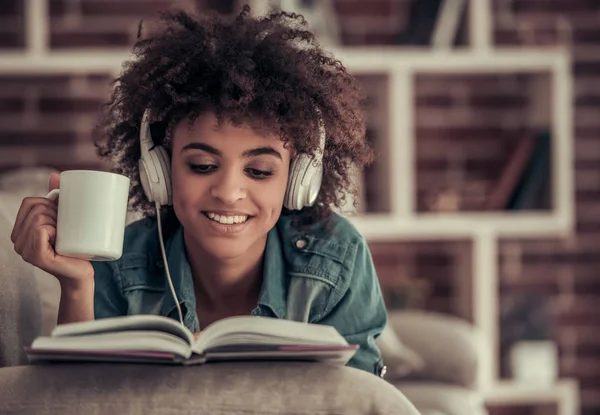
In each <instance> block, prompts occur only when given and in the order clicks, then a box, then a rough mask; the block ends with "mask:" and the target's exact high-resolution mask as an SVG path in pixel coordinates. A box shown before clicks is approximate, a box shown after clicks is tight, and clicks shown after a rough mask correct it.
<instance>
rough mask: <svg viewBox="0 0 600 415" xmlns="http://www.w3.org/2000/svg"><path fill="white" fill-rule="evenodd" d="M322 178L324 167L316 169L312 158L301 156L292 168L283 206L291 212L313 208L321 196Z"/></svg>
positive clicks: (295, 160)
mask: <svg viewBox="0 0 600 415" xmlns="http://www.w3.org/2000/svg"><path fill="white" fill-rule="evenodd" d="M322 178H323V167H322V165H321V164H319V165H318V166H317V167H315V166H314V161H313V159H312V158H311V157H310V156H308V155H307V154H299V155H298V156H297V157H296V158H295V159H294V160H293V161H292V165H291V167H290V174H289V179H288V185H287V189H286V192H285V200H284V204H283V205H284V206H285V207H286V208H287V209H289V210H301V209H302V208H304V207H306V206H312V205H313V204H314V203H315V201H316V199H317V196H318V194H319V190H320V188H321V181H322Z"/></svg>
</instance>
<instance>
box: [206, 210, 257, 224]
mask: <svg viewBox="0 0 600 415" xmlns="http://www.w3.org/2000/svg"><path fill="white" fill-rule="evenodd" d="M202 213H203V214H204V216H206V217H207V218H208V219H210V220H212V221H214V222H217V223H220V224H221V225H237V224H241V223H245V222H247V221H248V220H249V219H251V218H252V216H248V215H219V214H217V213H212V212H202Z"/></svg>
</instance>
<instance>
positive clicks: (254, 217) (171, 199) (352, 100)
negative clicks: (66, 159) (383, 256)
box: [12, 8, 387, 374]
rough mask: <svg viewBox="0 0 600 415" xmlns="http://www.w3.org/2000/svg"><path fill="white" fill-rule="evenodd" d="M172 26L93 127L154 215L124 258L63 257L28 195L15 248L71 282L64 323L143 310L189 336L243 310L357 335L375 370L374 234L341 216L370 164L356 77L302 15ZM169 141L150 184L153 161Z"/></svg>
mask: <svg viewBox="0 0 600 415" xmlns="http://www.w3.org/2000/svg"><path fill="white" fill-rule="evenodd" d="M162 22H163V25H162V26H161V27H159V28H158V29H156V30H155V31H154V33H151V34H150V35H149V36H147V37H145V38H144V39H141V40H138V43H137V44H136V45H135V48H134V52H135V58H134V59H132V60H131V61H130V62H128V63H127V65H126V66H125V67H124V70H123V72H122V74H121V76H120V77H119V78H118V79H117V82H116V86H115V89H114V92H113V95H112V97H111V100H110V102H109V105H107V107H106V113H105V118H104V120H103V121H104V122H103V123H102V126H103V128H101V129H99V131H100V132H101V134H102V135H101V136H102V140H99V141H98V142H97V146H98V148H99V153H100V155H101V156H102V157H104V158H106V159H108V160H110V161H112V162H113V164H114V166H115V167H114V171H115V172H117V173H121V174H124V175H126V176H128V177H130V179H131V180H132V188H131V204H132V206H133V207H134V208H136V209H137V210H138V211H140V212H142V213H143V214H145V216H146V217H145V218H144V219H142V220H140V221H137V222H134V223H132V224H131V225H129V226H128V227H127V229H126V232H125V242H124V251H123V256H122V257H121V258H120V259H119V260H117V261H113V262H88V261H83V260H77V259H73V258H65V257H62V256H60V255H57V254H56V253H55V252H54V249H53V241H54V235H55V233H56V229H55V227H56V204H55V203H54V202H52V201H50V200H47V199H44V198H27V199H25V200H24V202H23V204H22V206H21V209H20V212H19V214H18V217H17V220H16V223H15V228H14V231H13V234H12V240H13V242H14V244H15V250H16V251H17V252H18V253H19V254H20V255H21V256H22V257H23V258H24V259H25V260H26V261H28V262H30V263H32V264H33V265H35V266H38V267H40V268H42V269H44V270H45V271H47V272H49V273H51V274H52V275H54V276H56V278H57V279H58V280H59V281H60V283H61V287H62V296H61V303H60V311H59V324H60V323H66V322H74V321H85V320H91V319H94V318H98V319H99V318H105V317H111V316H119V315H126V314H141V313H149V314H160V315H164V316H170V317H173V318H176V319H177V318H179V317H181V319H182V320H183V322H184V324H185V325H186V326H187V327H189V328H190V329H191V330H193V331H194V332H198V331H200V330H202V328H203V327H205V326H207V325H208V324H210V323H211V322H214V321H216V320H219V319H222V318H225V317H228V316H234V315H244V314H246V315H247V314H252V315H257V316H266V317H273V318H281V319H290V320H299V321H306V322H310V323H316V324H327V325H332V326H334V327H335V328H336V329H337V330H338V331H339V332H340V333H341V334H342V335H343V336H344V337H345V338H346V339H347V341H348V342H349V343H352V344H359V345H360V350H359V351H358V352H357V354H356V355H355V357H354V358H353V359H352V360H351V361H350V363H349V365H351V366H354V367H358V368H360V369H363V370H366V371H369V372H371V373H375V374H380V373H381V370H382V367H383V364H382V361H381V356H380V353H379V351H378V349H377V346H376V345H375V338H376V337H377V336H378V335H379V334H380V333H381V331H382V330H383V328H384V326H385V324H386V318H387V317H386V309H385V306H384V303H383V300H382V296H381V291H380V287H379V283H378V280H377V275H376V273H375V269H374V267H373V263H372V259H371V255H370V252H369V249H368V246H367V244H366V242H365V240H364V239H363V238H362V237H361V235H360V234H359V233H358V232H357V231H356V230H355V229H354V227H353V226H352V225H351V224H350V223H349V222H348V221H347V220H346V219H344V218H342V217H341V216H339V215H337V214H336V213H334V212H333V211H332V209H335V207H340V206H341V205H342V203H343V202H344V195H347V194H352V193H354V192H355V189H354V188H353V187H352V183H351V169H352V168H353V167H354V168H361V167H363V166H364V165H365V164H367V163H369V162H370V161H371V159H372V152H371V149H370V147H369V146H368V144H367V142H366V141H365V121H364V114H363V103H364V100H363V97H362V95H361V94H360V91H359V88H358V85H357V82H356V80H355V79H354V78H353V77H352V76H351V75H350V74H349V73H348V72H347V71H346V69H345V68H344V66H343V65H342V64H341V63H340V62H339V61H337V60H336V59H335V58H333V57H332V56H330V55H329V54H327V53H326V52H325V51H323V49H322V48H321V47H320V46H319V44H318V43H317V41H316V39H315V37H314V36H313V34H312V33H310V32H309V31H308V30H307V29H306V27H305V24H304V21H303V19H302V17H300V16H296V15H292V14H287V13H276V14H272V15H270V16H268V17H264V18H257V17H253V16H251V15H250V14H249V9H248V8H244V9H243V11H242V12H241V13H240V15H239V16H237V17H236V18H234V19H228V18H225V17H223V16H218V15H213V14H211V15H206V16H201V17H195V16H192V15H190V14H188V13H185V12H173V13H166V14H164V15H163V17H162ZM140 136H141V137H140ZM140 138H141V140H140ZM144 139H147V143H148V147H149V148H146V149H144V145H141V144H140V143H141V142H143V141H144ZM153 146H156V147H153ZM161 148H162V149H164V154H165V155H166V160H163V164H164V165H165V166H166V169H167V171H166V172H165V177H164V181H166V183H162V186H163V188H162V190H160V192H158V193H161V192H162V194H156V191H154V193H153V190H152V189H151V188H150V187H151V186H150V185H148V184H147V177H146V173H145V172H147V169H148V165H147V164H148V163H149V160H150V159H149V152H148V150H149V149H150V150H155V151H156V152H158V151H159V150H160V149H161ZM160 151H163V150H160ZM140 159H143V161H142V162H141V163H140ZM165 163H166V164H165ZM140 171H141V172H142V174H141V175H140ZM307 171H308V173H307ZM321 171H322V174H321ZM151 176H152V174H151ZM50 187H51V188H55V187H58V176H57V175H53V176H52V177H51V178H50ZM156 202H158V203H159V204H160V205H162V207H160V209H158V208H157V209H156V211H155V210H154V209H155V208H156V207H157V206H158V205H156ZM156 213H161V214H160V215H159V216H158V217H157V215H156ZM159 225H161V226H160V228H159ZM158 231H161V234H162V235H163V236H164V244H161V243H162V239H161V238H159V237H158V235H159V232H158ZM161 245H164V250H163V249H162V248H163V247H162V246H161ZM164 259H166V261H164ZM167 277H169V278H167ZM169 279H170V280H171V281H172V288H171V286H170V284H169V283H168V280H169ZM171 290H172V291H174V292H175V294H176V298H178V300H179V304H177V303H176V302H175V300H174V297H173V296H172V295H171Z"/></svg>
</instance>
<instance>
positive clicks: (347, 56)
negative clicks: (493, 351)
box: [0, 46, 569, 75]
mask: <svg viewBox="0 0 600 415" xmlns="http://www.w3.org/2000/svg"><path fill="white" fill-rule="evenodd" d="M331 50H332V52H333V54H334V56H335V57H337V58H338V59H339V60H340V61H341V62H342V63H344V65H346V66H347V67H348V69H349V70H350V71H351V72H353V73H354V74H357V75H358V74H361V73H388V72H393V71H402V70H410V71H422V72H432V73H433V72H436V73H448V72H459V73H461V72H464V73H477V72H490V71H493V72H494V73H498V72H509V73H512V72H523V71H530V72H531V71H534V72H535V71H545V70H548V69H550V68H554V67H556V66H557V65H558V66H565V65H568V62H569V59H568V53H567V51H566V50H565V49H562V48H549V49H548V50H540V49H538V48H535V49H533V48H498V49H496V50H494V51H491V52H485V51H468V50H460V49H459V50H455V51H445V50H440V51H436V50H431V49H419V48H416V49H413V48H404V47H398V46H390V47H375V48H364V47H343V48H337V49H331ZM130 57H131V55H130V53H129V52H128V51H127V50H124V49H98V50H95V51H94V50H89V49H85V50H69V51H51V52H47V53H38V54H28V53H26V52H20V53H14V52H12V53H11V52H7V53H4V52H3V53H2V59H1V60H0V73H38V72H42V73H52V72H55V73H60V72H70V73H72V72H84V73H85V72H111V73H114V72H115V71H118V70H119V69H120V68H121V65H122V64H123V62H124V61H125V60H127V59H129V58H130Z"/></svg>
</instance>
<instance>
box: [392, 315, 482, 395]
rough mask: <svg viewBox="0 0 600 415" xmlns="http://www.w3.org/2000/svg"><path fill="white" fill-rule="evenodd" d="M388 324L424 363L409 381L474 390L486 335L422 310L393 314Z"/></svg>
mask: <svg viewBox="0 0 600 415" xmlns="http://www.w3.org/2000/svg"><path fill="white" fill-rule="evenodd" d="M389 324H390V326H391V327H392V329H393V330H394V332H395V333H396V334H397V335H398V337H399V338H400V340H401V341H402V342H403V343H404V344H406V345H407V346H408V347H409V348H411V349H412V350H414V351H415V352H416V353H417V354H418V355H419V356H420V357H421V358H422V359H423V362H424V365H423V367H422V368H421V369H420V370H419V371H417V372H416V373H414V374H412V375H411V376H410V378H412V379H421V380H429V381H432V380H433V381H440V382H450V383H454V384H457V385H460V386H464V387H472V386H473V385H474V384H475V382H476V380H477V374H478V366H479V360H480V356H479V353H480V352H479V351H480V350H482V348H483V347H485V345H484V343H483V336H482V335H481V333H480V332H479V331H478V330H477V329H476V328H475V327H474V326H473V325H472V324H470V323H469V322H467V321H465V320H463V319H460V318H458V317H455V316H451V315H446V314H440V313H433V312H423V311H391V312H390V313H389Z"/></svg>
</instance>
